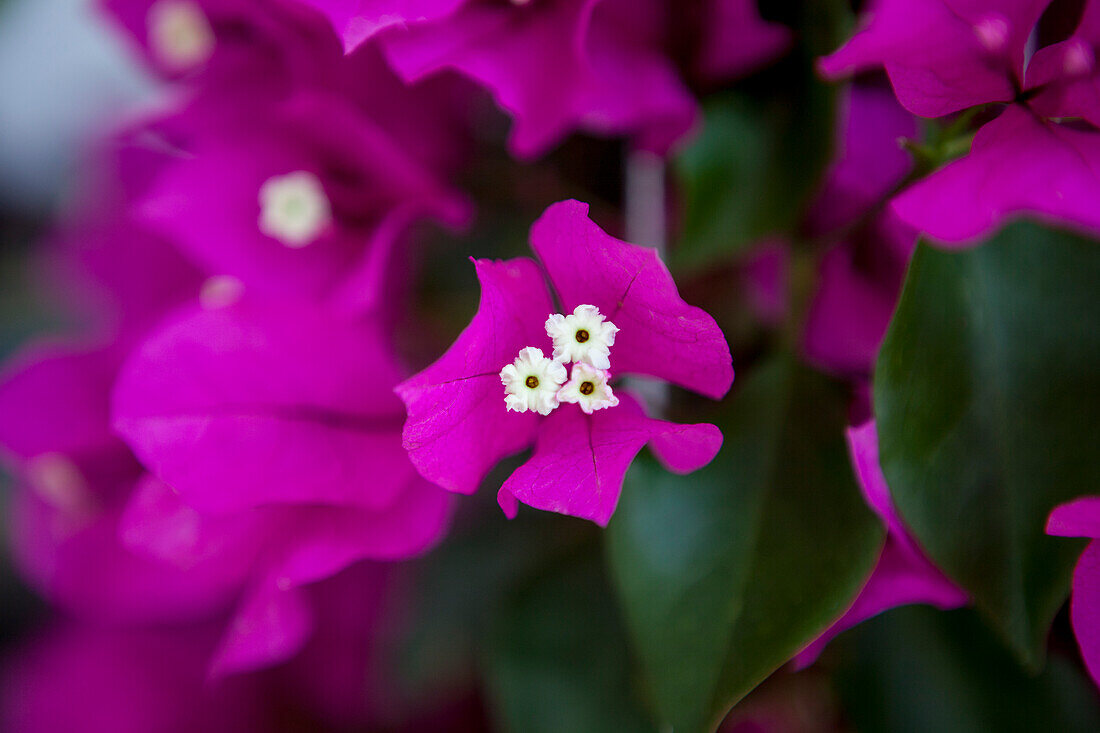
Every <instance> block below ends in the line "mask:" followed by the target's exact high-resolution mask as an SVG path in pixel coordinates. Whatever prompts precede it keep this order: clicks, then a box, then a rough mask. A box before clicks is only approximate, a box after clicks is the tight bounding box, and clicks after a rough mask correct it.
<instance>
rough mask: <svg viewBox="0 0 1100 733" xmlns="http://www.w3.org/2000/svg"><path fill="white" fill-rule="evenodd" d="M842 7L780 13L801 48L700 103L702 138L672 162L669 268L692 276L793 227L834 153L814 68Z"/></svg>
mask: <svg viewBox="0 0 1100 733" xmlns="http://www.w3.org/2000/svg"><path fill="white" fill-rule="evenodd" d="M845 5H846V4H845V3H843V2H836V1H835V0H829V1H828V2H815V3H806V4H805V6H804V7H802V6H800V7H797V8H796V7H790V8H786V9H785V10H786V11H787V12H782V13H780V16H782V17H784V19H788V18H789V19H790V20H791V21H792V22H794V23H795V24H796V25H797V26H798V28H799V35H800V38H801V39H802V42H801V43H799V44H797V45H796V47H795V48H794V49H793V50H792V52H791V54H790V55H789V56H788V57H787V58H786V59H785V61H784V62H783V63H780V64H779V65H777V66H775V67H773V68H771V69H769V70H767V71H765V72H764V73H762V74H758V75H755V76H754V77H753V78H752V79H750V80H747V82H746V84H743V85H741V86H740V87H739V90H740V91H737V92H726V93H722V94H716V95H711V96H710V98H709V99H707V100H706V101H705V102H704V104H703V128H702V132H701V133H700V134H699V136H698V137H697V138H696V139H695V140H694V141H692V143H691V145H689V146H688V147H687V148H686V149H685V150H684V152H683V153H682V154H681V155H680V156H678V157H677V158H676V160H675V161H674V167H675V172H676V177H677V180H678V183H679V186H680V191H681V196H682V203H683V223H682V227H681V230H680V233H679V236H678V238H677V240H676V242H675V247H674V248H673V249H672V252H671V257H670V265H671V266H672V268H673V269H674V270H678V271H680V272H694V271H697V270H699V269H702V268H704V267H706V266H708V265H710V264H713V263H715V262H718V261H721V260H724V259H727V258H730V257H734V256H736V255H737V254H739V253H741V252H743V251H745V250H746V249H747V248H748V247H749V246H751V245H753V244H755V243H756V242H757V241H759V240H760V239H761V238H763V237H767V236H771V235H789V234H791V233H792V232H793V230H794V228H795V227H797V226H798V225H799V223H800V221H801V219H802V213H803V210H804V209H805V207H806V205H807V203H808V202H809V200H810V197H811V196H812V195H813V193H814V191H815V190H816V187H817V185H818V184H819V182H820V178H821V173H822V172H823V170H824V168H825V165H826V163H827V162H828V160H829V157H830V155H831V153H832V149H833V127H834V118H835V98H836V88H835V87H834V86H833V85H830V84H825V83H823V82H822V81H821V80H820V79H819V78H818V77H817V74H816V72H815V71H814V64H815V62H816V57H817V56H818V55H820V54H823V53H828V52H829V51H832V50H833V49H834V48H835V47H836V44H837V43H839V41H834V40H833V39H839V38H842V37H843V35H842V34H841V32H840V30H839V29H841V28H843V27H846V26H847V25H848V21H849V15H850V13H849V12H848V10H847V9H846V7H845ZM777 10H779V9H778V8H777Z"/></svg>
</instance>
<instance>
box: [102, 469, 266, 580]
mask: <svg viewBox="0 0 1100 733" xmlns="http://www.w3.org/2000/svg"><path fill="white" fill-rule="evenodd" d="M277 527H278V524H277V523H276V521H275V517H274V516H272V514H271V513H270V512H268V513H261V512H257V511H249V512H241V513H237V514H232V515H214V514H202V513H200V512H198V511H196V510H195V509H194V508H193V507H190V506H188V505H187V504H185V503H183V501H182V500H181V499H180V496H179V494H178V493H177V492H175V491H173V490H172V488H171V487H169V486H168V484H166V483H164V482H163V481H160V480H159V479H157V478H156V477H155V476H151V475H148V474H146V475H145V476H143V477H142V478H141V479H140V480H139V481H138V483H137V485H136V486H135V488H134V492H133V495H132V496H131V497H130V501H129V502H128V504H127V506H126V508H125V510H124V511H123V513H122V517H121V519H120V520H119V538H120V540H121V542H122V544H123V545H124V546H126V547H127V548H128V549H129V550H131V551H133V552H135V553H139V554H145V555H148V556H150V557H153V558H157V559H159V560H161V561H163V562H166V563H170V564H171V565H173V566H175V567H177V568H179V569H181V570H186V571H190V570H193V569H195V568H196V567H201V566H203V565H205V564H215V565H216V566H217V567H219V568H220V569H221V571H222V572H224V574H225V575H226V576H227V577H236V578H237V579H238V581H237V582H243V581H244V579H245V577H246V576H247V574H248V572H249V571H250V570H251V569H252V567H253V564H254V563H255V562H256V560H257V559H258V558H259V556H260V553H261V551H262V550H263V549H264V545H265V543H266V540H267V539H268V536H269V535H270V534H271V532H272V531H273V530H275V529H276V528H277Z"/></svg>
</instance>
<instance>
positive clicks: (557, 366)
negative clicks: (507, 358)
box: [500, 346, 566, 415]
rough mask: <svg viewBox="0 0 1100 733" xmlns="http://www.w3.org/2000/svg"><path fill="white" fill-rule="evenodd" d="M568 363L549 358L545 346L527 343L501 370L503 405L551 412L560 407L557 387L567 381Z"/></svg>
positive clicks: (513, 408) (518, 409) (525, 410)
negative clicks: (514, 358)
mask: <svg viewBox="0 0 1100 733" xmlns="http://www.w3.org/2000/svg"><path fill="white" fill-rule="evenodd" d="M565 376H566V375H565V366H563V365H562V364H561V363H560V362H557V361H553V360H552V359H547V358H546V357H545V356H543V355H542V349H537V348H535V347H534V346H528V347H527V348H525V349H522V350H520V352H519V356H517V357H516V360H515V361H514V362H513V363H511V364H509V365H508V366H506V367H504V368H503V369H501V370H500V381H501V383H502V384H503V385H504V404H506V405H507V406H508V409H509V410H515V411H516V412H527V411H528V410H534V411H535V412H537V413H538V414H540V415H549V414H550V413H551V412H552V411H553V410H554V408H555V407H557V406H558V398H557V394H558V389H559V388H561V385H562V382H564V381H565Z"/></svg>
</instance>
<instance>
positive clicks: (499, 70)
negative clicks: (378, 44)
mask: <svg viewBox="0 0 1100 733" xmlns="http://www.w3.org/2000/svg"><path fill="white" fill-rule="evenodd" d="M598 2H599V0H564V2H555V3H536V4H535V7H530V8H516V7H510V6H508V5H507V4H501V5H491V4H481V3H467V4H466V5H465V6H464V7H463V8H462V9H461V10H459V11H458V12H456V13H454V14H453V15H451V16H449V17H447V18H446V19H445V20H444V21H441V22H436V23H427V24H422V25H417V26H412V27H410V28H408V29H407V30H401V31H398V30H397V29H395V30H394V32H393V33H390V34H387V36H386V37H385V38H384V39H382V41H383V46H384V50H385V51H386V55H387V57H388V58H389V60H390V62H391V64H392V65H393V67H394V68H395V69H396V70H397V72H398V73H399V74H400V75H401V76H403V77H404V78H405V79H406V80H410V81H411V80H416V79H421V78H423V77H425V76H428V75H430V74H433V73H435V72H438V71H440V70H443V69H453V70H456V71H458V72H460V73H461V74H463V75H464V76H467V77H469V78H471V79H473V80H474V81H476V82H478V83H479V84H481V85H482V86H484V87H485V88H486V89H488V91H489V93H490V94H492V95H493V98H494V99H495V100H496V102H497V104H498V105H499V106H500V107H501V108H502V109H504V110H505V111H506V112H508V113H509V114H511V115H512V117H513V119H514V120H515V127H514V129H513V130H512V134H511V136H510V138H509V147H510V148H511V149H512V152H513V153H514V154H516V155H518V156H522V157H533V156H535V155H537V154H539V153H541V152H542V151H544V150H545V149H546V148H547V147H549V146H550V145H552V144H553V143H554V142H556V141H557V140H559V139H560V138H562V137H564V136H565V134H566V133H567V132H568V130H569V128H570V127H571V126H572V125H573V124H574V123H575V122H576V112H575V111H574V109H573V104H572V99H571V97H572V95H573V94H574V93H575V90H577V89H578V88H581V87H583V86H584V85H586V84H587V74H588V69H587V67H586V64H585V61H584V57H583V39H584V34H585V32H586V26H587V24H588V22H589V19H590V17H591V13H592V10H593V8H594V7H595V6H596V4H597V3H598Z"/></svg>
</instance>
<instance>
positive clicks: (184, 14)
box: [146, 0, 214, 71]
mask: <svg viewBox="0 0 1100 733" xmlns="http://www.w3.org/2000/svg"><path fill="white" fill-rule="evenodd" d="M146 26H147V30H148V33H149V47H150V49H151V50H152V52H153V55H155V56H156V57H157V60H158V61H160V62H161V63H162V64H164V65H165V66H168V67H171V68H172V69H175V70H177V71H186V70H187V69H191V68H194V67H196V66H198V65H200V64H202V63H205V62H206V61H208V60H209V59H210V57H211V55H213V53H214V31H213V30H211V28H210V23H209V22H208V21H207V20H206V15H205V14H203V12H202V8H200V7H199V6H198V5H197V4H195V3H194V2H191V1H190V0H159V2H156V3H153V5H152V7H150V8H149V14H148V15H147V16H146Z"/></svg>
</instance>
